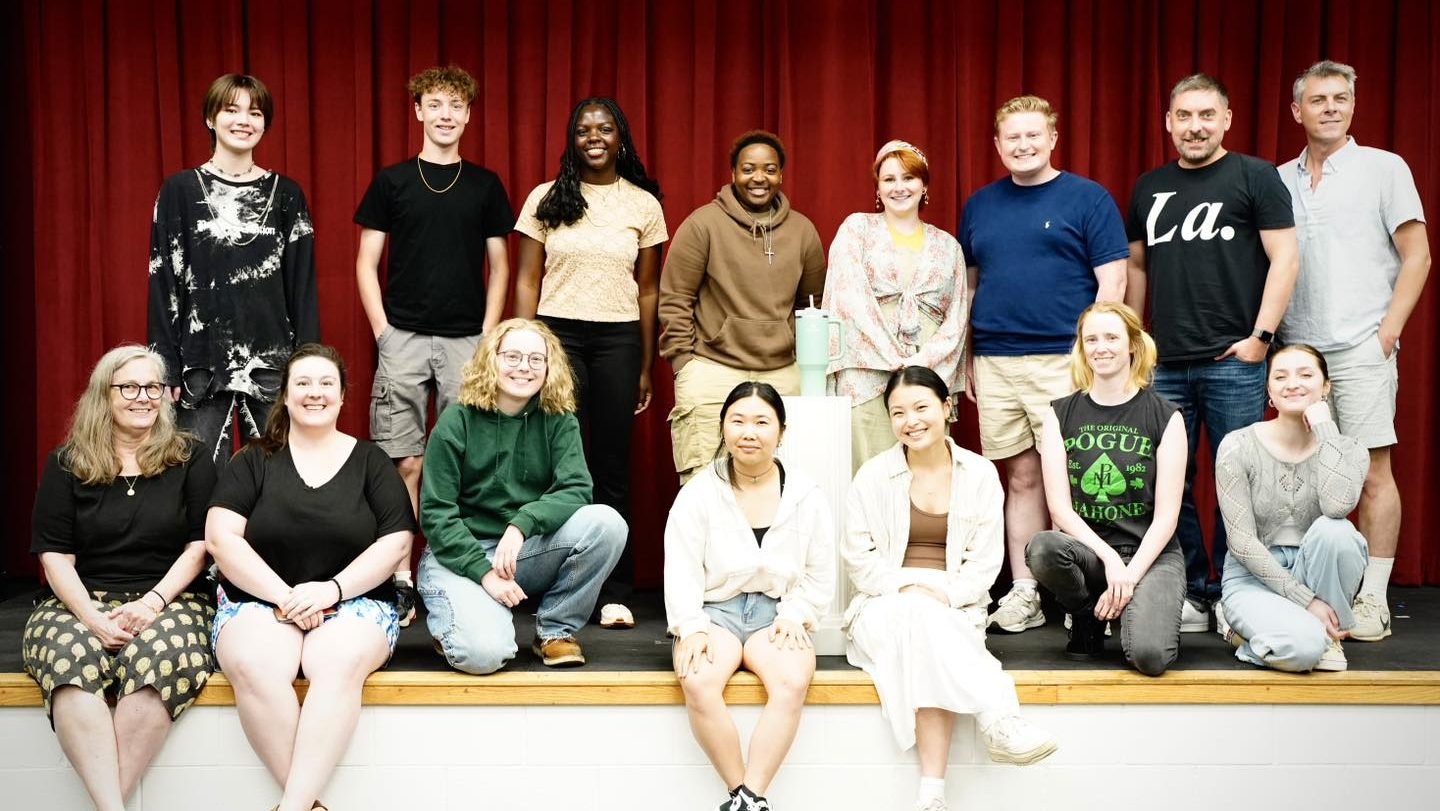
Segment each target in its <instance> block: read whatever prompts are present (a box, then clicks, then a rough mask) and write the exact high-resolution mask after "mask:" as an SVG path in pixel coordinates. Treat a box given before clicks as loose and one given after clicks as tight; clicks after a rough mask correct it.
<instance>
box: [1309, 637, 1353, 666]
mask: <svg viewBox="0 0 1440 811" xmlns="http://www.w3.org/2000/svg"><path fill="white" fill-rule="evenodd" d="M1349 666H1350V662H1349V661H1348V660H1347V659H1346V658H1345V649H1344V648H1342V647H1341V646H1340V640H1338V639H1332V640H1330V647H1328V648H1326V649H1325V652H1324V653H1322V654H1320V661H1318V662H1316V663H1315V669H1316V670H1330V671H1334V672H1337V673H1338V672H1340V671H1342V670H1345V669H1346V668H1348V667H1349Z"/></svg>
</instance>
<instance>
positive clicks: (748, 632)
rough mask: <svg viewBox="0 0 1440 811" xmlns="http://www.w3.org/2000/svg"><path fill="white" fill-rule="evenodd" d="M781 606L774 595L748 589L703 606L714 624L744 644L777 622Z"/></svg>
mask: <svg viewBox="0 0 1440 811" xmlns="http://www.w3.org/2000/svg"><path fill="white" fill-rule="evenodd" d="M779 606H780V601H779V600H777V599H775V598H774V597H769V596H766V595H764V594H762V593H760V592H758V591H746V592H741V593H740V594H737V595H735V596H734V597H731V598H730V599H728V600H721V601H720V602H718V603H706V604H705V605H704V606H703V608H704V609H705V613H706V614H707V615H708V616H709V617H710V622H711V623H712V624H713V625H715V626H716V627H717V628H724V629H725V630H727V631H729V632H730V633H732V634H734V635H735V638H736V639H738V640H740V644H741V645H744V644H745V642H746V641H747V640H748V639H750V637H752V636H754V635H755V634H756V633H758V632H760V631H764V630H767V629H769V627H770V626H771V625H774V624H775V613H776V609H778V608H779Z"/></svg>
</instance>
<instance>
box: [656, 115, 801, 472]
mask: <svg viewBox="0 0 1440 811" xmlns="http://www.w3.org/2000/svg"><path fill="white" fill-rule="evenodd" d="M784 169H785V146H784V145H783V144H782V143H781V142H780V138H779V137H778V136H776V135H775V134H774V133H770V132H765V131H764V130H752V131H750V132H747V133H745V134H743V135H741V136H740V137H739V138H737V139H736V140H735V144H734V146H732V147H731V148H730V173H731V182H730V183H727V184H726V185H724V186H723V187H721V189H720V191H719V192H718V193H717V194H716V195H715V199H714V200H711V201H710V202H708V203H706V204H705V205H703V206H701V207H700V208H698V209H696V210H695V211H694V212H693V213H692V214H691V215H690V216H689V217H687V218H686V219H685V222H683V223H681V225H680V229H679V230H678V231H676V232H675V238H674V239H673V240H672V241H671V242H670V252H669V254H668V255H667V256H666V257H665V269H664V270H663V271H662V272H661V275H660V307H659V310H660V323H661V333H660V356H661V357H663V358H665V360H667V361H669V363H670V367H671V368H672V369H674V370H675V407H674V408H673V409H672V410H671V411H670V417H669V421H670V441H671V445H672V447H673V450H674V455H675V471H676V472H677V473H679V474H680V481H681V483H682V484H683V483H684V482H686V481H688V480H689V479H690V477H691V476H693V475H694V474H695V473H696V472H698V471H699V470H700V469H701V468H703V467H704V466H705V464H706V463H708V462H709V461H710V460H711V459H712V458H713V457H714V454H715V436H716V434H718V433H719V432H720V406H721V404H722V403H724V402H725V396H726V395H727V394H729V393H730V390H731V389H733V388H735V386H736V385H738V384H740V383H744V382H746V381H754V382H759V383H769V384H770V385H772V386H774V387H775V389H776V390H777V391H778V392H780V393H781V394H799V393H800V370H799V367H797V366H796V365H795V309H796V308H797V307H804V306H805V305H806V303H807V301H808V298H809V297H810V296H814V297H815V299H816V300H817V301H818V300H819V298H820V296H821V294H822V293H823V292H824V289H825V248H824V246H823V245H822V244H821V242H820V234H819V233H817V232H816V230H815V226H814V224H813V223H811V222H810V220H809V218H807V217H806V216H805V215H804V214H801V213H800V212H798V211H796V210H794V209H792V208H791V207H790V200H789V199H788V198H787V197H785V195H783V194H781V193H780V184H781V181H782V180H783V179H784Z"/></svg>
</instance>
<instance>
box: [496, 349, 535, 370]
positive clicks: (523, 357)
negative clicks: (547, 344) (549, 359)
mask: <svg viewBox="0 0 1440 811" xmlns="http://www.w3.org/2000/svg"><path fill="white" fill-rule="evenodd" d="M495 356H496V357H497V358H499V359H500V363H502V364H503V365H504V366H505V367H506V368H507V369H519V368H520V364H521V363H524V364H526V365H527V366H529V367H530V368H531V369H532V370H534V371H537V372H538V371H540V370H541V369H544V368H545V355H544V354H542V353H540V352H531V353H530V354H528V355H527V354H525V353H524V352H515V351H510V352H496V353H495Z"/></svg>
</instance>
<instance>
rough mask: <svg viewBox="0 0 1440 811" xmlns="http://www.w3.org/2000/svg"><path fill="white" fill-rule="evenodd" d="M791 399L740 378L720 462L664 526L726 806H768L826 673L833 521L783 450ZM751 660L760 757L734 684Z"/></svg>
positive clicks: (681, 660)
mask: <svg viewBox="0 0 1440 811" xmlns="http://www.w3.org/2000/svg"><path fill="white" fill-rule="evenodd" d="M784 431H785V405H784V403H783V402H782V401H781V399H780V395H779V394H778V393H777V392H776V391H775V389H774V388H773V387H771V386H770V385H769V384H768V383H754V382H747V383H741V384H740V385H738V386H736V387H735V388H734V389H733V390H732V391H731V392H730V395H729V397H727V398H726V399H725V404H724V405H723V406H722V407H721V410H720V434H721V439H722V440H723V444H722V447H721V449H720V450H719V451H718V452H717V454H716V456H717V458H716V461H715V462H714V463H713V464H711V465H708V466H706V467H705V468H704V469H703V470H702V471H701V472H700V473H699V474H697V475H696V476H695V477H694V478H692V479H691V480H690V481H689V482H688V483H686V485H685V487H684V488H682V489H681V490H680V494H679V495H678V496H677V497H676V498H675V504H674V506H672V507H671V508H670V518H669V520H668V521H667V522H666V524H665V613H666V617H667V620H668V622H669V626H670V633H671V634H673V635H674V636H675V638H676V640H677V641H676V643H675V649H674V664H675V675H676V676H678V677H679V678H680V685H681V687H682V688H683V690H684V692H685V706H686V708H687V709H688V710H689V714H690V728H691V729H692V730H693V731H694V733H695V739H696V740H697V741H698V742H699V743H700V747H701V748H702V749H704V750H705V754H706V756H708V757H709V758H710V762H711V764H712V765H714V767H715V771H717V772H718V773H719V774H720V777H721V779H723V780H724V781H725V785H726V787H727V788H728V789H729V790H730V798H729V799H728V800H727V801H726V803H725V804H724V805H722V806H721V808H722V809H732V810H733V811H740V810H741V809H744V811H760V810H761V809H769V808H770V804H769V802H768V801H767V800H766V799H765V797H764V796H763V795H764V793H765V790H766V789H767V788H768V787H769V785H770V781H771V780H772V779H773V778H774V777H775V773H776V772H777V771H778V770H779V768H780V763H781V762H782V761H783V760H784V759H785V753H786V752H788V751H789V749H790V743H791V742H792V741H793V740H794V738H795V731H796V729H797V727H798V726H799V724H800V710H801V708H802V707H803V706H804V705H805V693H806V691H807V690H808V689H809V687H810V679H811V677H812V676H814V675H815V649H814V646H813V645H812V644H811V642H810V635H809V631H810V630H812V629H813V628H814V627H815V623H816V622H817V620H818V618H819V611H820V606H822V605H824V604H825V603H827V602H829V600H830V598H831V595H832V594H833V591H834V582H835V571H834V570H835V564H834V559H835V558H834V531H835V530H834V524H833V522H832V521H831V519H830V509H829V507H828V505H827V504H826V503H825V497H824V494H822V493H821V491H820V488H819V487H818V486H817V485H816V484H815V483H814V482H813V481H810V480H809V479H807V478H805V477H804V476H803V475H801V474H800V473H798V472H796V471H787V470H786V469H785V468H784V467H783V466H782V465H781V464H780V462H779V460H778V459H776V458H775V449H776V447H777V446H778V445H779V442H780V437H781V435H782V434H783V433H784ZM741 665H744V667H745V668H746V669H747V670H750V671H752V672H754V673H755V675H756V676H758V677H759V678H760V681H761V682H762V683H764V685H765V693H766V697H767V698H766V702H765V709H764V711H763V712H762V713H761V714H760V720H759V721H758V722H757V723H756V724H755V731H754V734H753V735H752V736H751V739H750V752H749V757H748V758H745V757H744V756H743V755H742V754H741V751H740V736H739V733H738V732H737V731H736V729H735V723H734V721H733V720H732V719H731V717H730V712H729V710H728V709H727V708H726V707H725V699H724V697H723V695H722V694H723V691H724V689H725V685H726V684H727V683H728V682H729V680H730V677H731V676H732V675H733V674H734V673H735V671H736V670H737V669H739V668H740V667H741Z"/></svg>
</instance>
